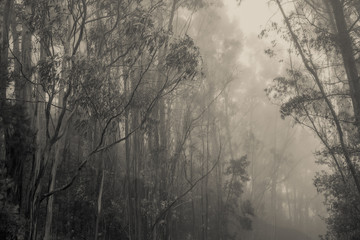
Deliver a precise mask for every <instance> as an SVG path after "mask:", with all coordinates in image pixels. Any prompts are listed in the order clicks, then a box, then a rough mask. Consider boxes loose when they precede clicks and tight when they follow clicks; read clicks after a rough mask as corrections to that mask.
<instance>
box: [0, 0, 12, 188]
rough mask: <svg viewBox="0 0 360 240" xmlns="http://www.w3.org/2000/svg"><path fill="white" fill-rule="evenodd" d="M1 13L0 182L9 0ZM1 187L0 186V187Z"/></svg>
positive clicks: (0, 174)
mask: <svg viewBox="0 0 360 240" xmlns="http://www.w3.org/2000/svg"><path fill="white" fill-rule="evenodd" d="M0 4H1V5H0V7H1V10H0V11H2V15H0V17H1V25H0V28H1V30H0V41H1V43H0V180H1V181H2V180H3V179H5V177H6V174H7V170H6V139H5V126H4V117H5V115H3V114H4V113H5V107H6V106H5V105H6V89H7V84H8V51H9V25H10V6H11V0H6V1H5V2H2V3H0ZM0 187H2V186H0Z"/></svg>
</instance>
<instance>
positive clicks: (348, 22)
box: [267, 0, 360, 239]
mask: <svg viewBox="0 0 360 240" xmlns="http://www.w3.org/2000/svg"><path fill="white" fill-rule="evenodd" d="M274 2H275V4H276V5H277V6H278V8H279V10H280V13H281V15H282V17H283V19H284V25H285V27H284V28H280V27H278V25H276V24H273V27H275V28H276V30H277V31H278V32H282V33H283V34H284V35H283V36H284V39H286V40H288V41H290V42H291V45H292V48H293V50H292V51H293V52H294V53H295V54H291V55H290V56H291V57H290V68H289V69H288V71H287V76H286V77H279V78H277V79H275V80H274V84H273V85H272V86H271V87H269V88H268V89H267V92H268V94H269V96H270V97H271V98H273V99H276V101H278V103H280V104H281V113H282V116H284V117H285V116H292V117H293V118H294V120H295V121H296V122H297V123H300V124H302V125H304V126H306V127H308V128H310V129H311V130H313V131H314V133H315V134H316V136H317V137H318V138H319V139H320V141H321V142H322V143H323V146H324V149H323V150H322V151H321V152H319V153H318V158H319V162H320V163H322V164H326V165H328V166H329V167H330V169H331V170H330V171H331V172H330V173H329V172H322V173H320V174H319V175H318V176H317V177H316V179H315V185H316V186H317V188H318V190H319V191H320V192H323V193H324V194H325V196H326V203H327V205H328V206H333V207H332V208H331V209H330V208H329V213H330V216H329V218H328V219H327V223H328V224H329V233H328V235H327V237H328V238H332V237H333V238H340V239H341V238H346V237H347V236H349V237H356V236H359V235H358V234H359V232H358V230H357V229H358V225H357V224H356V223H357V222H358V216H359V212H357V210H356V209H358V207H359V205H358V203H357V202H356V200H355V199H359V195H360V182H359V169H358V152H357V150H356V149H357V147H358V143H359V127H358V124H357V122H358V112H359V107H358V97H359V96H358V81H359V78H358V65H357V63H356V58H357V55H358V53H357V49H358V34H357V31H358V27H359V15H358V11H357V4H356V1H343V2H341V1H337V0H334V1H295V2H294V5H293V6H294V7H293V8H292V11H291V13H289V12H288V9H287V8H285V5H284V4H283V3H282V2H281V1H274ZM299 62H300V63H301V64H300V63H299ZM349 209H353V210H354V211H355V212H354V213H355V214H349ZM356 212H357V213H356ZM344 224H347V225H348V227H346V228H345V227H344Z"/></svg>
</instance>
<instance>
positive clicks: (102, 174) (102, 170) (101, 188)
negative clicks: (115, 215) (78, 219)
mask: <svg viewBox="0 0 360 240" xmlns="http://www.w3.org/2000/svg"><path fill="white" fill-rule="evenodd" d="M100 158H101V159H100V161H101V164H100V173H99V174H100V183H99V190H98V198H97V208H96V223H95V238H94V239H95V240H97V239H98V237H99V223H100V218H101V208H102V197H103V191H104V180H105V166H104V164H105V163H104V157H103V154H101V157H100Z"/></svg>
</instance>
